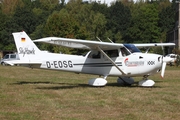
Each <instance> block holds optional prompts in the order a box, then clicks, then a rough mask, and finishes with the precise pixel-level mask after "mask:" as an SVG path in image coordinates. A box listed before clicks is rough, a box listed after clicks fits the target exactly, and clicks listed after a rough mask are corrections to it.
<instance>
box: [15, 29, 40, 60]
mask: <svg viewBox="0 0 180 120" xmlns="http://www.w3.org/2000/svg"><path fill="white" fill-rule="evenodd" d="M12 34H13V37H14V41H15V44H16V48H17V52H18V54H19V58H20V60H24V61H29V62H30V61H31V60H35V59H37V57H38V54H39V53H40V52H41V51H40V50H39V48H38V47H37V46H36V45H35V44H34V42H33V41H32V40H31V39H30V38H29V36H28V35H27V34H26V33H25V32H24V31H23V32H16V33H12Z"/></svg>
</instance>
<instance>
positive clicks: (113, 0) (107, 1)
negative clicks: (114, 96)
mask: <svg viewBox="0 0 180 120" xmlns="http://www.w3.org/2000/svg"><path fill="white" fill-rule="evenodd" d="M68 1H69V0H65V2H66V3H67V2H68ZM83 1H92V2H93V1H96V2H98V1H100V2H101V3H104V2H105V3H106V4H107V5H108V6H110V3H111V2H115V1H116V0H83Z"/></svg>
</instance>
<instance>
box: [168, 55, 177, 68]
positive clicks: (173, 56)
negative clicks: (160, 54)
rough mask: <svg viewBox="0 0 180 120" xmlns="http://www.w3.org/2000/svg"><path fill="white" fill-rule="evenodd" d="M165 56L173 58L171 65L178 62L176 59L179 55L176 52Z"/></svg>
mask: <svg viewBox="0 0 180 120" xmlns="http://www.w3.org/2000/svg"><path fill="white" fill-rule="evenodd" d="M165 57H169V58H171V59H172V60H171V61H170V62H169V63H168V64H169V65H170V66H172V65H173V64H174V63H175V62H176V59H177V55H176V54H168V55H166V56H165Z"/></svg>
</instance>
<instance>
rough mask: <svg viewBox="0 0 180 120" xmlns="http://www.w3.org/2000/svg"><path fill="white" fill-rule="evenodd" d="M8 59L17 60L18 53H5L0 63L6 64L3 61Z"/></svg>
mask: <svg viewBox="0 0 180 120" xmlns="http://www.w3.org/2000/svg"><path fill="white" fill-rule="evenodd" d="M10 60H19V55H18V54H15V53H14V54H6V55H5V56H4V57H3V58H2V59H1V61H0V64H1V65H7V64H6V63H5V61H10Z"/></svg>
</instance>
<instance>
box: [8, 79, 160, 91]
mask: <svg viewBox="0 0 180 120" xmlns="http://www.w3.org/2000/svg"><path fill="white" fill-rule="evenodd" d="M24 84H31V85H32V84H33V85H37V84H39V85H42V84H45V85H49V86H39V87H36V89H42V90H43V89H44V90H59V89H73V88H103V87H93V86H90V85H88V84H75V83H74V84H72V83H57V82H49V81H47V82H43V81H37V82H27V81H18V82H15V83H12V84H11V85H24ZM51 85H52V86H51ZM104 87H128V88H147V89H148V88H161V87H160V86H153V87H140V86H138V83H137V82H136V83H135V84H133V85H124V86H122V85H120V84H118V83H107V84H106V86H104Z"/></svg>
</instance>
